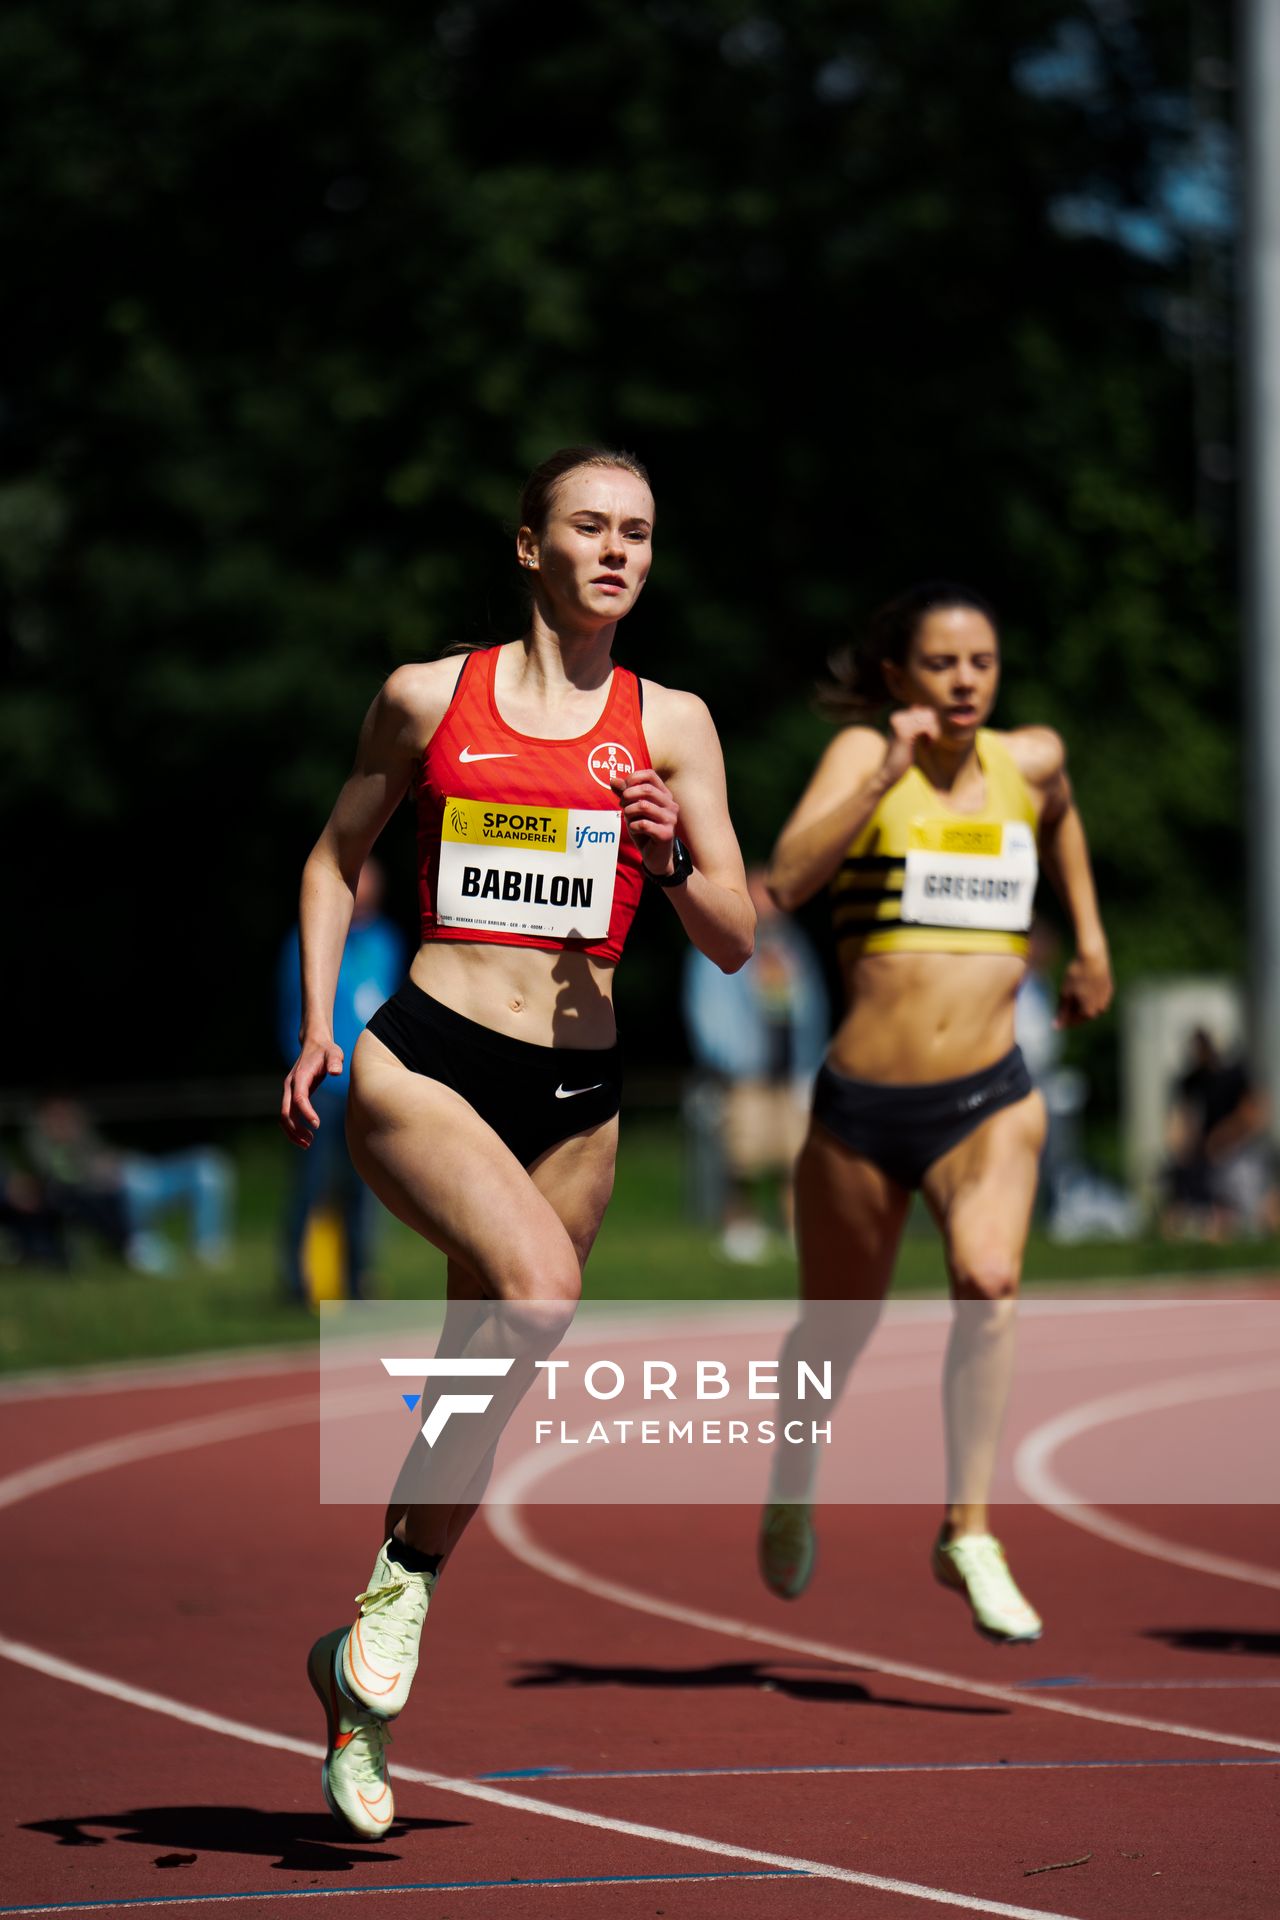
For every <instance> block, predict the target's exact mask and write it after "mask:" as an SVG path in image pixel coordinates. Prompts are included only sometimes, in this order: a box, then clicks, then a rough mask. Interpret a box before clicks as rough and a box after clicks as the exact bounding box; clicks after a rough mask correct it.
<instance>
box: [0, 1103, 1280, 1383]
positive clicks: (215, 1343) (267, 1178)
mask: <svg viewBox="0 0 1280 1920" xmlns="http://www.w3.org/2000/svg"><path fill="white" fill-rule="evenodd" d="M233 1150H234V1156H235V1160H236V1164H237V1168H238V1172H239V1178H240V1194H239V1207H238V1232H237V1240H236V1250H235V1256H234V1259H233V1261H232V1264H231V1266H230V1267H229V1268H228V1269H227V1270H226V1271H225V1272H219V1273H210V1272H207V1271H205V1270H203V1269H202V1268H200V1267H199V1266H197V1265H196V1264H195V1263H194V1262H190V1261H188V1260H186V1259H185V1258H180V1259H179V1261H178V1264H177V1265H176V1266H175V1268H174V1270H173V1272H172V1273H171V1274H169V1275H166V1276H165V1277H164V1278H154V1277H152V1276H150V1275H144V1274H135V1273H130V1272H128V1271H127V1270H126V1269H124V1268H122V1267H120V1266H119V1265H117V1264H115V1263H113V1262H111V1261H108V1260H105V1259H103V1258H102V1257H101V1256H100V1255H98V1254H97V1253H95V1252H94V1251H93V1249H92V1248H90V1247H87V1246H86V1247H83V1248H81V1249H78V1258H77V1261H76V1264H75V1266H74V1268H73V1270H72V1272H71V1273H69V1274H59V1273H50V1272H47V1271H44V1270H34V1269H30V1268H0V1373H14V1372H17V1371H20V1370H22V1369H24V1368H31V1367H51V1366H71V1365H78V1364H82V1363H85V1362H90V1361H95V1360H124V1359H131V1358H135V1357H139V1356H143V1355H158V1354H175V1353H186V1352H194V1351H199V1350H201V1349H209V1348H218V1347H235V1346H257V1345H268V1344H271V1343H275V1342H281V1341H296V1340H300V1339H307V1338H309V1337H310V1336H311V1335H312V1333H313V1332H314V1330H315V1325H316V1322H315V1320H314V1319H313V1317H312V1316H311V1314H310V1313H308V1312H307V1311H306V1310H305V1309H299V1308H298V1307H296V1306H293V1305H291V1304H289V1303H288V1302H286V1301H285V1300H284V1299H283V1298H282V1297H281V1292H280V1287H279V1282H278V1234H279V1226H278V1222H279V1219H280V1214H281V1209H282V1206H283V1199H284V1193H285V1183H286V1181H287V1178H288V1172H289V1163H288V1157H287V1156H288V1151H289V1150H288V1148H287V1147H286V1146H285V1144H284V1142H283V1141H282V1140H280V1139H279V1137H278V1136H277V1135H275V1134H274V1133H273V1132H269V1131H268V1130H267V1129H265V1128H263V1129H257V1130H254V1131H252V1132H248V1133H246V1134H244V1135H243V1136H242V1137H241V1138H240V1139H239V1140H237V1141H236V1142H234V1143H233ZM1259 1270H1266V1271H1276V1270H1280V1242H1275V1241H1262V1242H1259V1241H1254V1242H1247V1243H1241V1244H1239V1245H1235V1246H1203V1245H1199V1244H1195V1245H1192V1244H1185V1243H1184V1244H1178V1245H1173V1246H1171V1245H1168V1244H1166V1243H1164V1242H1162V1241H1159V1240H1156V1239H1154V1238H1144V1239H1140V1240H1136V1241H1133V1242H1130V1243H1127V1244H1119V1245H1118V1244H1113V1243H1100V1244H1096V1245H1087V1246H1077V1247H1063V1246H1056V1245H1055V1244H1054V1243H1053V1242H1051V1241H1049V1240H1047V1239H1046V1238H1045V1237H1044V1236H1043V1235H1042V1234H1039V1233H1037V1234H1033V1236H1032V1239H1031V1243H1030V1246H1029V1247H1028V1250H1027V1281H1028V1285H1029V1286H1032V1287H1035V1286H1043V1287H1055V1288H1060V1287H1062V1286H1063V1285H1067V1284H1074V1285H1088V1284H1097V1283H1099V1282H1102V1281H1105V1280H1111V1279H1118V1280H1138V1279H1142V1278H1144V1277H1147V1276H1151V1275H1156V1274H1172V1273H1181V1272H1186V1273H1208V1272H1222V1273H1223V1274H1229V1273H1230V1272H1232V1271H1237V1272H1239V1271H1252V1272H1257V1271H1259ZM377 1279H378V1287H379V1291H380V1292H381V1293H382V1294H383V1295H384V1296H388V1297H395V1298H400V1299H414V1298H422V1297H428V1296H432V1295H438V1294H439V1293H440V1292H441V1291H442V1290H443V1285H444V1261H443V1259H442V1257H441V1256H440V1255H439V1254H438V1253H436V1252H435V1251H434V1249H433V1248H431V1247H428V1246H426V1245H424V1244H423V1242H422V1241H421V1240H419V1239H418V1238H417V1236H416V1235H415V1234H413V1233H411V1232H410V1231H409V1230H408V1228H406V1227H402V1226H401V1225H400V1224H399V1223H398V1222H396V1221H394V1220H391V1219H385V1220H384V1222H383V1231H382V1235H381V1239H380V1242H379V1251H378V1260H377ZM851 1279H852V1276H851ZM587 1288H588V1291H589V1293H590V1294H592V1295H593V1296H594V1297H596V1298H605V1299H637V1298H638V1299H699V1298H702V1299H707V1298H712V1299H729V1300H732V1299H760V1298H772V1297H778V1296H783V1297H785V1296H786V1295H789V1294H790V1293H792V1292H793V1291H794V1289H795V1262H794V1258H793V1256H792V1255H791V1254H790V1252H789V1251H787V1250H786V1249H785V1248H783V1247H781V1246H779V1248H778V1250H777V1252H776V1253H775V1255H774V1256H773V1257H772V1258H770V1259H768V1260H767V1261H765V1262H763V1263H762V1264H761V1265H759V1266H735V1265H733V1264H731V1263H730V1262H729V1261H728V1260H727V1259H726V1258H725V1257H724V1255H723V1254H722V1253H721V1252H720V1251H719V1248H718V1247H717V1245H716V1240H715V1236H714V1235H712V1234H710V1233H708V1232H707V1231H705V1230H704V1229H703V1228H701V1227H698V1226H695V1225H693V1224H692V1223H691V1222H690V1221H689V1220H688V1219H687V1218H686V1216H685V1212H684V1194H683V1183H682V1171H681V1149H680V1137H679V1131H678V1127H677V1124H676V1122H675V1120H674V1118H672V1119H670V1120H667V1121H662V1120H659V1119H656V1118H653V1117H651V1116H646V1117H645V1118H643V1119H641V1120H632V1121H630V1122H629V1123H628V1124H627V1125H626V1126H625V1128H624V1133H623V1145H622V1151H621V1154H620V1157H619V1164H618V1181H617V1187H616V1190H615V1194H614V1200H613V1204H612V1206H611V1207H610V1210H609V1215H608V1218H607V1219H606V1221H605V1224H604V1228H603V1230H602V1232H601V1235H600V1239H599V1241H598V1242H597V1245H596V1250H595V1252H594V1254H593V1256H592V1259H591V1265H590V1267H589V1269H588V1273H587ZM943 1290H944V1274H943V1267H942V1257H941V1250H940V1248H939V1244H938V1239H937V1235H936V1234H935V1233H934V1231H933V1229H932V1227H931V1226H930V1225H929V1223H928V1221H927V1220H926V1219H924V1218H923V1217H922V1218H919V1219H913V1221H912V1224H911V1226H910V1228H909V1230H908V1233H907V1237H906V1239H905V1241H904V1243H903V1248H902V1253H901V1257H900V1259H899V1263H898V1276H897V1291H898V1292H900V1293H915V1294H921V1293H931V1292H932V1293H940V1292H942V1291H943Z"/></svg>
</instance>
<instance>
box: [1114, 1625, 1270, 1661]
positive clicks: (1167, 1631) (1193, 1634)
mask: <svg viewBox="0 0 1280 1920" xmlns="http://www.w3.org/2000/svg"><path fill="white" fill-rule="evenodd" d="M1142 1637H1143V1639H1144V1640H1162V1641H1163V1642H1164V1644H1165V1646H1167V1647H1177V1648H1178V1649H1179V1650H1180V1651H1182V1652H1186V1653H1251V1654H1254V1655H1256V1656H1257V1657H1258V1658H1260V1659H1275V1658H1276V1656H1277V1655H1280V1633H1261V1632H1259V1631H1258V1629H1257V1628H1255V1627H1145V1628H1144V1629H1143V1634H1142Z"/></svg>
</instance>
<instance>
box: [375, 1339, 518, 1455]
mask: <svg viewBox="0 0 1280 1920" xmlns="http://www.w3.org/2000/svg"><path fill="white" fill-rule="evenodd" d="M382 1364H383V1366H384V1367H385V1368H386V1370H387V1372H388V1373H389V1374H390V1375H391V1377H392V1379H393V1380H432V1379H435V1380H477V1379H480V1380H501V1379H502V1378H503V1376H504V1375H505V1374H508V1373H510V1371H511V1369H512V1367H514V1365H515V1361H514V1360H432V1359H426V1360H414V1359H410V1360H384V1361H383V1363H382ZM401 1397H402V1399H403V1400H404V1403H405V1405H406V1406H410V1407H412V1406H416V1405H417V1403H418V1401H419V1399H420V1398H421V1396H420V1395H419V1394H416V1393H415V1394H408V1393H406V1394H403V1395H402V1396H401ZM492 1399H493V1395H492V1394H491V1393H442V1394H441V1395H440V1397H439V1399H438V1400H437V1401H436V1403H435V1405H434V1406H433V1407H432V1409H431V1411H430V1413H429V1414H428V1415H427V1417H426V1419H425V1420H424V1421H423V1423H422V1437H423V1439H424V1440H425V1441H426V1443H427V1445H428V1446H429V1447H434V1445H435V1443H436V1441H437V1440H438V1439H439V1438H440V1435H441V1434H442V1433H443V1432H444V1429H445V1426H446V1424H447V1423H448V1420H449V1416H450V1415H451V1414H454V1413H483V1412H484V1411H485V1408H486V1407H487V1406H488V1405H489V1404H490V1402H491V1401H492Z"/></svg>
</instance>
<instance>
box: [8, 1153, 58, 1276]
mask: <svg viewBox="0 0 1280 1920" xmlns="http://www.w3.org/2000/svg"><path fill="white" fill-rule="evenodd" d="M0 1233H2V1234H3V1235H4V1236H5V1257H6V1259H11V1260H19V1261H35V1262H38V1263H39V1264H40V1265H42V1266H51V1267H65V1266H66V1265H67V1264H68V1262H67V1240H66V1235H65V1233H64V1232H63V1227H62V1218H61V1215H60V1214H59V1213H58V1212H57V1210H56V1208H55V1207H53V1206H52V1205H51V1204H50V1202H49V1197H48V1195H47V1193H46V1192H45V1188H44V1183H43V1182H42V1181H41V1180H39V1179H37V1177H36V1175H35V1174H34V1173H31V1172H28V1171H27V1170H26V1169H25V1168H21V1167H13V1166H10V1164H9V1163H8V1161H7V1160H0Z"/></svg>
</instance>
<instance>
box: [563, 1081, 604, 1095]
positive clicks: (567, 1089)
mask: <svg viewBox="0 0 1280 1920" xmlns="http://www.w3.org/2000/svg"><path fill="white" fill-rule="evenodd" d="M603 1085H604V1081H603V1080H597V1081H596V1083H595V1086H593V1087H557V1088H556V1099H557V1100H572V1099H573V1097H574V1095H575V1094H577V1093H598V1092H599V1090H600V1088H601V1087H602V1086H603Z"/></svg>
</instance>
